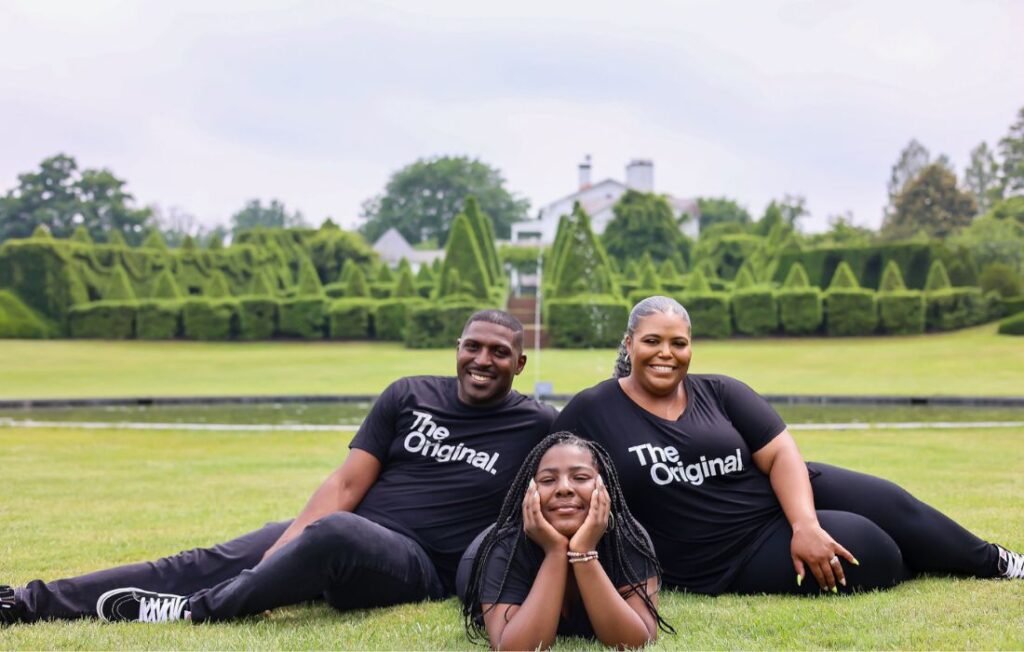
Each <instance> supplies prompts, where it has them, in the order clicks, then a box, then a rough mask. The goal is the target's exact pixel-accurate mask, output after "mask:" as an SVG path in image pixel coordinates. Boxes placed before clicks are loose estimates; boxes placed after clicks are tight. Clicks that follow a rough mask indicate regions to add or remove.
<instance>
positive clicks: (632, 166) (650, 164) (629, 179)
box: [626, 158, 654, 192]
mask: <svg viewBox="0 0 1024 652" xmlns="http://www.w3.org/2000/svg"><path fill="white" fill-rule="evenodd" d="M626 187H627V188H629V189H631V190H639V191H640V192H654V161H652V160H650V159H646V158H635V159H633V160H632V161H630V162H629V165H627V166H626Z"/></svg>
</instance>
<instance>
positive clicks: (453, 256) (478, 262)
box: [439, 213, 491, 327]
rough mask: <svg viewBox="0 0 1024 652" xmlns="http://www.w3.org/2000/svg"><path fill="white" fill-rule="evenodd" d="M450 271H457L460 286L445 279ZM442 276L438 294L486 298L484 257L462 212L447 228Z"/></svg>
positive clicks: (486, 282)
mask: <svg viewBox="0 0 1024 652" xmlns="http://www.w3.org/2000/svg"><path fill="white" fill-rule="evenodd" d="M452 271H457V272H458V279H459V282H460V285H459V286H458V288H459V289H455V288H454V287H453V286H452V285H451V283H449V282H448V281H449V276H451V272H452ZM441 278H443V279H444V280H445V283H444V284H443V285H442V287H441V290H442V291H441V294H440V295H439V296H442V297H443V296H447V295H448V294H460V293H461V292H468V293H469V294H471V295H472V296H474V297H477V298H479V299H484V300H486V299H487V291H488V290H489V289H490V287H491V284H490V282H489V280H490V274H489V273H488V271H487V268H486V265H485V263H484V258H483V256H482V255H481V254H480V246H479V244H478V243H477V240H476V236H475V235H473V226H472V225H471V224H470V222H469V218H468V217H466V214H465V213H459V214H458V215H456V216H455V219H453V220H452V224H451V228H450V230H449V231H448V243H447V245H446V246H445V250H444V265H443V267H442V272H441ZM453 290H455V291H453ZM460 327H461V325H460Z"/></svg>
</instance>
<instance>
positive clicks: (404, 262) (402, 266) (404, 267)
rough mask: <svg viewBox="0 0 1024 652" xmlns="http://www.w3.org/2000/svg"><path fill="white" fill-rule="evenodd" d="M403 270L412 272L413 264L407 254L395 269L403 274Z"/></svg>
mask: <svg viewBox="0 0 1024 652" xmlns="http://www.w3.org/2000/svg"><path fill="white" fill-rule="evenodd" d="M402 270H408V272H409V273H410V274H412V265H411V264H410V263H409V259H408V258H406V257H405V256H402V260H400V261H398V267H397V268H396V269H395V272H397V273H398V274H401V273H402Z"/></svg>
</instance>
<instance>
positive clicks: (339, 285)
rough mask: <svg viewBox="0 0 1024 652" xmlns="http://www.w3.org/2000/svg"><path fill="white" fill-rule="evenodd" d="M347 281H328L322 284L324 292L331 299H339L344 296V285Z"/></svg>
mask: <svg viewBox="0 0 1024 652" xmlns="http://www.w3.org/2000/svg"><path fill="white" fill-rule="evenodd" d="M346 285H348V283H344V282H342V281H338V282H336V283H328V284H327V285H325V286H324V294H326V295H327V296H328V297H330V298H331V299H340V298H342V297H344V296H345V286H346Z"/></svg>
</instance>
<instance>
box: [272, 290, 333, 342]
mask: <svg viewBox="0 0 1024 652" xmlns="http://www.w3.org/2000/svg"><path fill="white" fill-rule="evenodd" d="M326 318H327V301H326V300H325V299H324V298H323V297H322V296H315V297H309V296H304V297H293V298H290V299H282V300H281V303H280V304H279V307H278V327H277V332H278V333H279V334H281V335H284V336H285V337H301V338H303V339H307V340H321V339H323V338H324V333H325V331H326V328H325V327H326V325H327V324H326V322H327V319H326Z"/></svg>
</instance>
